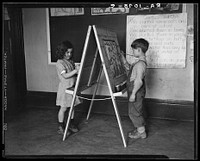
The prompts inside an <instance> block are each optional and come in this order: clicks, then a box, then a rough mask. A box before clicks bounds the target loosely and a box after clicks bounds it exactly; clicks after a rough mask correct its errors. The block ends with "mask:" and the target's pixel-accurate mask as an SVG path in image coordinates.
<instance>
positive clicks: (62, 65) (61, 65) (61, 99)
mask: <svg viewBox="0 0 200 161" xmlns="http://www.w3.org/2000/svg"><path fill="white" fill-rule="evenodd" d="M56 68H57V74H58V77H59V79H60V83H59V85H58V92H57V98H56V105H57V106H61V107H70V106H71V102H72V97H73V95H71V94H68V93H65V90H66V89H67V88H70V87H72V86H74V85H75V81H76V77H75V76H72V77H70V78H67V79H66V78H64V77H63V76H62V75H61V72H63V71H66V73H68V72H71V71H73V70H74V69H75V64H74V62H73V61H72V60H67V59H62V60H61V59H58V61H57V63H56ZM79 103H81V101H80V100H79V99H78V98H76V100H75V103H74V106H76V105H78V104H79Z"/></svg>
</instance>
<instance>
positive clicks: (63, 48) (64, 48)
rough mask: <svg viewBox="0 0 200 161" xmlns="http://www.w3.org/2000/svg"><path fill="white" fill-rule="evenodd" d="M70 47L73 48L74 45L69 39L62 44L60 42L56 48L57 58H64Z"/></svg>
mask: <svg viewBox="0 0 200 161" xmlns="http://www.w3.org/2000/svg"><path fill="white" fill-rule="evenodd" d="M68 49H73V45H72V43H71V42H69V41H68V40H66V41H63V42H61V43H60V44H58V46H57V48H56V55H55V56H56V58H57V59H63V58H64V55H65V52H66V51H67V50H68Z"/></svg>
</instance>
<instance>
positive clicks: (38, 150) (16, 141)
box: [4, 106, 196, 159]
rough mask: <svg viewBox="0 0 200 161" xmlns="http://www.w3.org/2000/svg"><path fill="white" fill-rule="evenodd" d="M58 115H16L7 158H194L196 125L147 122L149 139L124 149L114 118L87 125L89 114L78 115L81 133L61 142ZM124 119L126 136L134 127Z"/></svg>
mask: <svg viewBox="0 0 200 161" xmlns="http://www.w3.org/2000/svg"><path fill="white" fill-rule="evenodd" d="M57 112H58V108H56V107H55V108H53V109H50V108H44V107H43V108H42V107H40V108H39V107H34V106H33V107H27V108H26V110H23V111H22V112H21V113H20V114H17V115H14V114H13V115H12V116H11V117H10V118H12V119H10V120H9V121H8V124H7V125H8V126H7V130H6V131H5V140H4V141H5V157H7V158H9V157H11V158H12V157H25V156H28V157H42V156H45V157H46V156H49V157H53V156H54V157H86V156H87V157H95V156H96V155H98V156H96V157H120V158H121V157H122V158H123V157H124V158H125V157H126V158H131V157H133V158H137V157H142V158H148V157H153V158H156V157H168V158H177V159H178V158H179V159H180V158H181V159H194V157H195V150H196V149H195V147H194V144H195V139H194V122H187V121H170V120H160V119H152V118H151V119H148V120H147V123H148V126H147V128H148V138H147V139H143V140H142V139H138V140H132V139H127V138H126V139H127V144H128V147H127V148H124V146H123V142H122V139H121V135H120V131H119V127H118V124H117V120H116V117H115V116H113V115H102V114H95V113H91V117H90V119H89V121H88V122H86V120H85V118H86V113H81V112H75V118H76V123H77V125H78V126H79V128H80V131H79V132H78V133H76V134H74V135H72V136H70V137H69V138H67V139H66V140H65V141H62V136H61V135H58V134H57V127H58V125H57ZM121 120H122V126H123V129H124V133H125V136H127V133H128V131H130V130H132V124H131V122H130V120H129V118H128V117H125V116H124V117H121ZM152 155H153V156H152Z"/></svg>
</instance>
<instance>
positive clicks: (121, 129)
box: [63, 25, 127, 147]
mask: <svg viewBox="0 0 200 161" xmlns="http://www.w3.org/2000/svg"><path fill="white" fill-rule="evenodd" d="M92 29H93V31H94V35H95V40H96V43H97V50H96V52H95V58H94V60H93V65H92V70H91V74H90V78H89V82H88V87H89V85H90V81H91V77H92V73H93V67H94V64H95V63H96V58H97V54H100V59H101V63H102V65H101V68H100V72H99V75H98V78H97V83H96V86H95V89H94V92H93V95H92V101H91V102H90V107H89V110H88V114H87V120H88V119H89V115H90V112H91V109H92V105H93V102H94V98H95V95H96V92H97V89H98V85H99V80H100V77H101V73H102V71H104V74H105V77H106V81H107V83H108V88H109V92H110V96H111V99H112V103H113V106H114V111H115V115H116V118H117V122H118V125H119V129H120V133H121V137H122V141H123V144H124V147H126V146H127V144H126V140H125V137H124V132H123V128H122V125H121V119H120V116H119V112H118V109H117V104H116V100H115V97H116V96H119V95H122V94H123V93H124V92H125V90H123V91H120V92H117V93H113V91H112V88H111V83H110V80H109V76H108V72H107V69H106V66H105V62H104V58H103V54H102V50H101V46H100V43H99V38H98V35H97V30H96V26H95V25H93V26H89V27H88V32H87V36H86V40H85V44H84V49H83V54H82V59H81V63H80V71H79V74H78V76H77V81H76V85H75V88H74V89H72V90H66V92H67V93H70V94H72V95H73V98H72V102H71V107H70V110H69V115H68V119H67V123H66V127H65V131H64V135H63V141H64V140H65V138H66V133H67V130H68V126H69V122H70V118H71V115H72V111H73V107H74V103H75V99H76V96H77V92H78V85H79V82H80V77H81V72H82V69H83V62H84V60H85V56H86V51H87V46H88V42H89V36H90V34H91V30H92Z"/></svg>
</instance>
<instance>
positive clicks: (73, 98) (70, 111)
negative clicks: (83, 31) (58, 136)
mask: <svg viewBox="0 0 200 161" xmlns="http://www.w3.org/2000/svg"><path fill="white" fill-rule="evenodd" d="M90 33H91V26H89V27H88V31H87V35H86V40H85V44H84V48H83V54H82V58H81V66H80V72H79V74H78V76H77V80H76V85H75V88H74V93H73V97H72V102H71V106H70V110H69V114H68V118H67V124H66V126H65V131H64V135H63V141H64V140H65V137H66V133H67V130H68V126H69V122H70V119H71V115H72V111H73V108H74V103H75V100H76V94H77V91H78V85H79V82H80V77H81V72H82V69H83V62H84V60H85V55H86V50H87V47H88V42H89V37H90Z"/></svg>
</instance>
